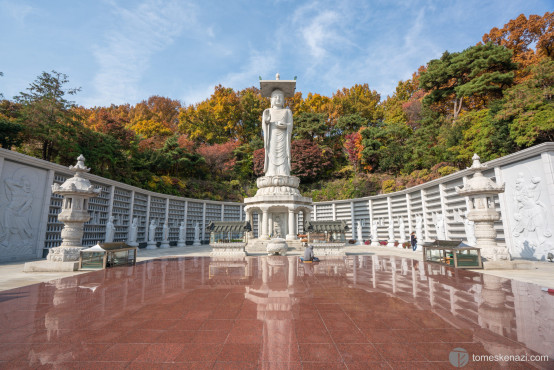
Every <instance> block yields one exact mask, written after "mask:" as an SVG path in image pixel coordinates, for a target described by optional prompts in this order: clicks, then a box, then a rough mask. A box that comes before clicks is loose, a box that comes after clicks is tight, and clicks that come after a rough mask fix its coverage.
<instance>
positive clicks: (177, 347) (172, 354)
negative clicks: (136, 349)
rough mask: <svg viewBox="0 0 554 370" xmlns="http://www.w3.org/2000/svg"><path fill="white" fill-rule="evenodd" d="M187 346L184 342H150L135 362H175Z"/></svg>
mask: <svg viewBox="0 0 554 370" xmlns="http://www.w3.org/2000/svg"><path fill="white" fill-rule="evenodd" d="M185 346H186V344H183V343H156V344H150V345H148V347H147V348H145V350H144V351H143V352H142V353H141V354H140V355H139V356H138V357H137V358H136V359H135V360H134V361H133V362H173V361H174V360H175V358H176V357H177V356H178V355H179V354H180V353H181V352H183V349H184V348H185Z"/></svg>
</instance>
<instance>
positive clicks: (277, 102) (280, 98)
mask: <svg viewBox="0 0 554 370" xmlns="http://www.w3.org/2000/svg"><path fill="white" fill-rule="evenodd" d="M284 104H285V94H284V93H283V92H282V91H281V90H279V89H276V90H273V92H272V93H271V108H283V106H284Z"/></svg>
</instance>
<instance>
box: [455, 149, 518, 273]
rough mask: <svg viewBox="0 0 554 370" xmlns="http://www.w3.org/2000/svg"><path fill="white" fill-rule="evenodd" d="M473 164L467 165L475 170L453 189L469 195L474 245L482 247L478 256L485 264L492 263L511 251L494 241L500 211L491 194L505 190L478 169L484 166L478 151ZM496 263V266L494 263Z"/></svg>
mask: <svg viewBox="0 0 554 370" xmlns="http://www.w3.org/2000/svg"><path fill="white" fill-rule="evenodd" d="M472 159H473V164H472V166H471V167H470V168H469V170H470V171H472V172H474V174H473V177H472V178H471V179H469V180H468V181H467V182H466V184H465V185H464V187H463V188H460V187H456V193H458V195H461V196H466V197H468V198H469V209H468V211H469V212H468V214H467V219H468V220H470V221H473V222H474V223H475V238H476V239H477V241H476V245H475V246H476V247H477V248H481V256H483V257H484V258H485V259H486V261H485V263H484V264H483V266H484V267H485V268H487V265H488V268H492V267H493V265H502V264H503V263H507V262H509V261H510V254H509V252H508V249H507V248H506V247H501V246H499V245H498V244H497V242H496V230H495V229H494V222H495V221H498V220H500V214H499V213H498V212H497V211H496V209H495V206H494V196H495V195H497V194H500V193H503V192H504V184H502V185H498V184H497V183H495V182H494V181H492V180H491V179H489V178H487V177H485V176H483V174H482V173H481V172H482V171H483V170H484V169H486V168H487V166H485V165H482V164H481V161H480V158H479V156H478V155H477V154H474V155H473V158H472ZM495 267H498V266H495Z"/></svg>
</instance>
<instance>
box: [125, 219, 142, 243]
mask: <svg viewBox="0 0 554 370" xmlns="http://www.w3.org/2000/svg"><path fill="white" fill-rule="evenodd" d="M137 234H138V218H136V217H135V218H133V222H132V223H131V228H130V230H129V238H128V240H127V245H129V246H131V247H138V245H139V243H137Z"/></svg>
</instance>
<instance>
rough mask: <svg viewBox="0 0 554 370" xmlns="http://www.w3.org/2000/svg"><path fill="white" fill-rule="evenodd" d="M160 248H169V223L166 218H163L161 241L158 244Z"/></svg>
mask: <svg viewBox="0 0 554 370" xmlns="http://www.w3.org/2000/svg"><path fill="white" fill-rule="evenodd" d="M160 248H164V249H165V248H169V224H168V223H167V220H165V222H164V225H163V229H162V243H161V244H160Z"/></svg>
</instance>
